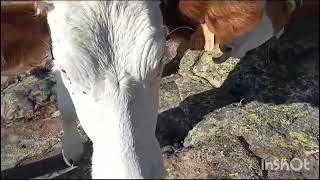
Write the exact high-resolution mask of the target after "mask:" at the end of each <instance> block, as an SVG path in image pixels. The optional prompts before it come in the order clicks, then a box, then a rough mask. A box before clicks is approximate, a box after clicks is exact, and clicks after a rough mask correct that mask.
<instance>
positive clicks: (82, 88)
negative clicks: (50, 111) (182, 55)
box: [48, 1, 165, 178]
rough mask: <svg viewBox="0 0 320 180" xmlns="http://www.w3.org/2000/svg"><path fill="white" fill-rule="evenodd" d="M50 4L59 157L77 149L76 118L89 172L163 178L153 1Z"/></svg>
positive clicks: (159, 50)
mask: <svg viewBox="0 0 320 180" xmlns="http://www.w3.org/2000/svg"><path fill="white" fill-rule="evenodd" d="M51 3H53V6H54V7H53V10H51V11H50V12H49V13H48V24H49V27H50V31H51V38H52V47H53V49H52V51H53V56H54V59H55V60H54V70H55V72H56V73H57V79H58V81H59V79H60V78H61V77H62V78H61V79H62V82H63V83H60V85H58V89H57V92H58V96H59V101H60V103H59V108H60V111H61V113H62V117H63V120H64V121H65V123H64V124H63V125H64V131H65V135H64V136H65V137H64V139H65V141H64V151H65V152H64V155H65V156H66V158H67V159H72V160H77V159H78V158H79V156H81V154H82V144H81V141H80V136H79V134H78V132H77V130H76V126H75V120H76V119H77V117H78V118H79V120H80V123H81V125H82V127H83V129H84V130H85V132H86V134H87V135H88V136H89V138H90V139H91V140H92V142H93V157H92V178H162V177H163V175H164V174H163V173H164V171H163V165H162V157H161V152H160V147H159V144H158V141H157V139H156V137H155V128H156V120H157V112H158V102H159V100H158V90H159V86H160V75H161V72H162V68H163V64H162V63H161V61H160V59H161V58H162V55H163V53H164V50H165V38H164V34H163V33H162V28H161V26H162V15H161V12H160V9H159V2H157V1H135V2H133V1H77V2H72V1H68V2H62V1H53V2H51ZM62 69H63V70H64V71H65V72H66V74H67V76H68V78H63V77H64V76H61V75H65V74H64V73H63V72H62V71H61V70H62ZM69 96H70V97H71V99H68V98H70V97H69ZM71 100H72V102H73V103H72V102H71ZM73 104H74V107H75V110H76V114H75V112H74V109H73ZM76 115H77V116H76Z"/></svg>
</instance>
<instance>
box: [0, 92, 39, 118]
mask: <svg viewBox="0 0 320 180" xmlns="http://www.w3.org/2000/svg"><path fill="white" fill-rule="evenodd" d="M33 113H34V111H33V104H32V103H31V102H30V101H28V99H27V98H26V97H25V96H24V95H23V92H21V91H20V92H12V93H9V94H4V95H1V118H3V119H7V120H12V119H21V118H27V119H28V118H31V117H32V116H33Z"/></svg>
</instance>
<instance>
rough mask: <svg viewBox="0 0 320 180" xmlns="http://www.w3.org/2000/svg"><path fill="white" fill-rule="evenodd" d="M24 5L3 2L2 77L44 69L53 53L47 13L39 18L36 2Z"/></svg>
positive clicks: (43, 13) (42, 13) (41, 13)
mask: <svg viewBox="0 0 320 180" xmlns="http://www.w3.org/2000/svg"><path fill="white" fill-rule="evenodd" d="M15 3H16V4H15ZM19 3H20V4H19ZM23 3H24V4H23ZM23 3H22V2H15V1H12V2H10V3H3V2H1V75H18V74H20V73H25V72H27V71H29V70H32V69H33V68H35V67H36V66H40V65H42V64H43V62H44V59H45V57H46V55H47V53H48V52H49V49H50V45H49V43H50V42H49V39H50V36H49V26H48V23H47V17H46V16H45V12H41V11H40V14H39V15H36V8H37V6H36V5H35V4H34V3H33V2H31V1H29V2H23ZM34 15H36V16H34ZM17 17H19V18H17Z"/></svg>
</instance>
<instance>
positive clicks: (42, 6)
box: [36, 1, 54, 15]
mask: <svg viewBox="0 0 320 180" xmlns="http://www.w3.org/2000/svg"><path fill="white" fill-rule="evenodd" d="M36 6H37V12H36V14H37V15H40V14H48V13H49V12H51V11H52V10H53V9H54V4H53V2H50V1H37V4H36Z"/></svg>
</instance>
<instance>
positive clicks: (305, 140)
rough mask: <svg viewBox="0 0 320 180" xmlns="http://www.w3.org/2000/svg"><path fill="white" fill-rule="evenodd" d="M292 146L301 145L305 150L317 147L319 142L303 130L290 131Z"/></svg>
mask: <svg viewBox="0 0 320 180" xmlns="http://www.w3.org/2000/svg"><path fill="white" fill-rule="evenodd" d="M290 136H291V138H292V140H293V141H292V143H293V145H294V146H298V147H302V148H304V149H306V150H315V149H319V142H318V141H317V140H316V139H315V138H313V137H310V136H309V135H307V134H306V133H304V132H290Z"/></svg>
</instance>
